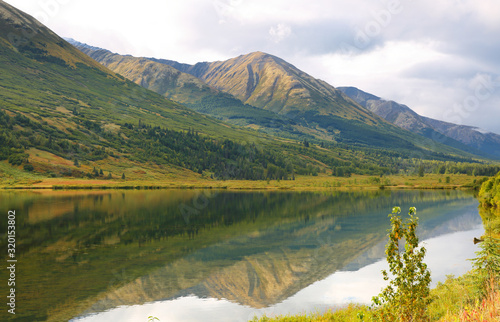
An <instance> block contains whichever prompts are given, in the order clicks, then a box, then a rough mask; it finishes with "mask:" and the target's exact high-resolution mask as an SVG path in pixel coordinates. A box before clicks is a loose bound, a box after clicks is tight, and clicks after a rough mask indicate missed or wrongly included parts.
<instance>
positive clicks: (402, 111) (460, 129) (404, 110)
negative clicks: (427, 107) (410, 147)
mask: <svg viewBox="0 0 500 322" xmlns="http://www.w3.org/2000/svg"><path fill="white" fill-rule="evenodd" d="M338 89H339V90H341V91H343V92H344V93H345V94H346V95H348V96H349V97H351V98H352V99H353V100H355V101H356V102H357V103H359V104H360V105H362V106H364V107H366V108H367V109H368V110H370V111H372V112H374V113H375V114H377V115H379V116H381V117H383V118H384V119H385V120H387V121H389V122H391V123H393V124H395V125H397V126H399V127H401V128H403V129H406V130H408V131H411V132H414V133H418V134H420V135H422V136H425V137H427V138H431V139H433V140H436V141H438V142H441V143H444V144H447V145H449V146H452V147H455V148H458V149H461V150H464V151H467V152H470V153H475V154H479V155H482V156H489V157H494V158H500V135H498V134H495V133H485V132H484V131H481V130H480V129H478V128H476V127H472V126H466V125H457V124H453V123H448V122H443V121H438V120H435V119H431V118H428V117H425V116H421V115H419V114H417V113H415V112H414V111H413V110H412V109H410V108H409V107H408V106H406V105H403V104H399V103H396V102H394V101H388V100H383V99H381V98H380V97H377V96H375V95H372V94H369V93H366V92H363V91H362V90H359V89H357V88H355V87H339V88H338Z"/></svg>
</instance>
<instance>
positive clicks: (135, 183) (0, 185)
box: [0, 174, 483, 191]
mask: <svg viewBox="0 0 500 322" xmlns="http://www.w3.org/2000/svg"><path fill="white" fill-rule="evenodd" d="M481 180H483V177H474V176H467V175H440V174H427V175H425V176H423V177H419V176H396V175H390V176H382V177H378V176H377V177H375V176H362V175H353V176H352V177H348V178H346V177H333V176H329V175H325V174H319V175H318V176H296V177H295V180H260V181H258V180H255V181H253V180H214V179H210V178H207V177H203V176H193V175H179V174H177V175H173V176H172V175H171V176H162V177H158V178H150V177H147V176H145V178H144V179H133V180H128V179H74V178H43V177H35V178H22V179H20V180H1V179H0V189H228V190H291V191H324V190H340V191H346V190H363V189H472V188H474V187H475V186H477V183H478V182H481Z"/></svg>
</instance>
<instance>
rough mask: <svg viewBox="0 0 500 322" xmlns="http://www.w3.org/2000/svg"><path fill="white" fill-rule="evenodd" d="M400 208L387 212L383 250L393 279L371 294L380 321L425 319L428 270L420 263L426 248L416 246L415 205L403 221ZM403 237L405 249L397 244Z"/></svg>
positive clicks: (386, 276)
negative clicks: (386, 233)
mask: <svg viewBox="0 0 500 322" xmlns="http://www.w3.org/2000/svg"><path fill="white" fill-rule="evenodd" d="M400 212H401V208H399V207H394V208H393V210H392V214H390V215H389V216H390V218H391V229H389V241H388V243H387V245H386V251H385V253H386V255H387V262H388V263H389V268H390V273H391V274H392V276H393V279H392V280H390V282H389V285H388V286H387V287H386V288H385V289H384V290H383V291H382V293H380V294H379V295H378V296H375V297H373V303H374V305H375V306H376V307H378V310H377V316H378V317H379V318H380V319H381V320H382V321H426V320H427V316H428V312H427V306H428V304H429V303H430V296H429V293H430V289H429V284H430V282H431V277H430V276H431V274H430V272H429V270H428V269H427V265H426V264H425V263H423V259H424V256H425V253H426V250H425V248H424V247H420V248H419V247H418V237H417V235H416V230H417V226H418V218H417V217H416V216H414V214H415V213H416V209H415V208H414V207H412V208H410V212H409V215H410V218H409V219H408V220H407V221H406V222H403V221H402V220H401V217H400V216H399V214H400ZM402 239H404V240H405V244H404V251H403V250H401V249H400V247H399V246H400V245H399V242H400V240H402ZM382 274H383V276H384V280H386V281H387V280H389V279H390V276H389V274H388V273H387V271H385V270H383V271H382Z"/></svg>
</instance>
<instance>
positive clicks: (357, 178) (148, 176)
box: [0, 148, 477, 191]
mask: <svg viewBox="0 0 500 322" xmlns="http://www.w3.org/2000/svg"><path fill="white" fill-rule="evenodd" d="M27 153H28V154H29V155H30V157H29V159H30V163H31V164H33V165H34V167H35V171H40V172H42V171H43V172H45V173H54V174H56V173H58V169H59V168H64V169H69V170H70V171H83V172H86V173H88V172H91V171H92V170H93V168H94V167H95V168H96V169H98V170H103V173H104V176H102V177H99V178H92V179H86V178H72V177H64V176H60V175H57V176H56V177H54V178H51V177H47V175H42V174H37V173H36V172H27V171H24V170H22V166H18V167H13V166H11V165H10V164H8V163H7V161H0V189H53V188H58V189H123V188H128V189H130V188H152V187H154V188H159V189H162V188H163V189H168V188H214V189H215V188H217V189H235V190H291V191H324V190H328V191H330V190H333V191H346V190H365V189H371V190H373V189H463V188H465V189H468V188H471V187H472V186H473V181H474V180H477V179H476V178H477V177H473V176H468V175H464V174H447V175H441V174H426V175H425V176H424V177H419V176H416V175H409V176H404V175H388V176H383V177H379V176H370V175H353V176H351V177H349V178H347V177H333V176H331V175H330V174H329V173H320V174H319V175H317V176H307V175H297V176H295V180H214V179H210V175H209V174H208V173H206V172H205V173H203V174H201V175H200V174H198V173H194V172H192V171H190V170H187V169H183V168H180V167H175V166H168V167H166V166H162V165H156V164H149V165H148V166H147V168H145V167H144V164H141V163H140V162H135V161H131V160H125V159H123V158H122V159H115V158H112V157H109V158H108V159H106V160H100V161H96V162H93V163H90V162H81V163H80V164H79V165H78V166H75V165H74V164H73V162H71V161H69V160H67V159H64V158H62V157H59V156H56V155H54V154H52V153H49V152H46V151H41V150H38V149H35V148H31V149H29V150H28V151H27ZM109 173H111V174H112V179H107V176H108V174H109ZM122 174H124V175H125V179H122ZM446 177H449V178H450V179H449V182H448V181H447V180H445V178H446Z"/></svg>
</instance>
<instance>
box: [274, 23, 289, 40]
mask: <svg viewBox="0 0 500 322" xmlns="http://www.w3.org/2000/svg"><path fill="white" fill-rule="evenodd" d="M291 34H292V28H290V26H288V25H286V24H282V23H279V24H278V25H276V26H273V27H271V28H270V29H269V35H270V36H271V39H272V40H273V41H274V42H275V43H280V42H282V41H283V40H284V39H286V38H288V37H289V36H290V35H291Z"/></svg>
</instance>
